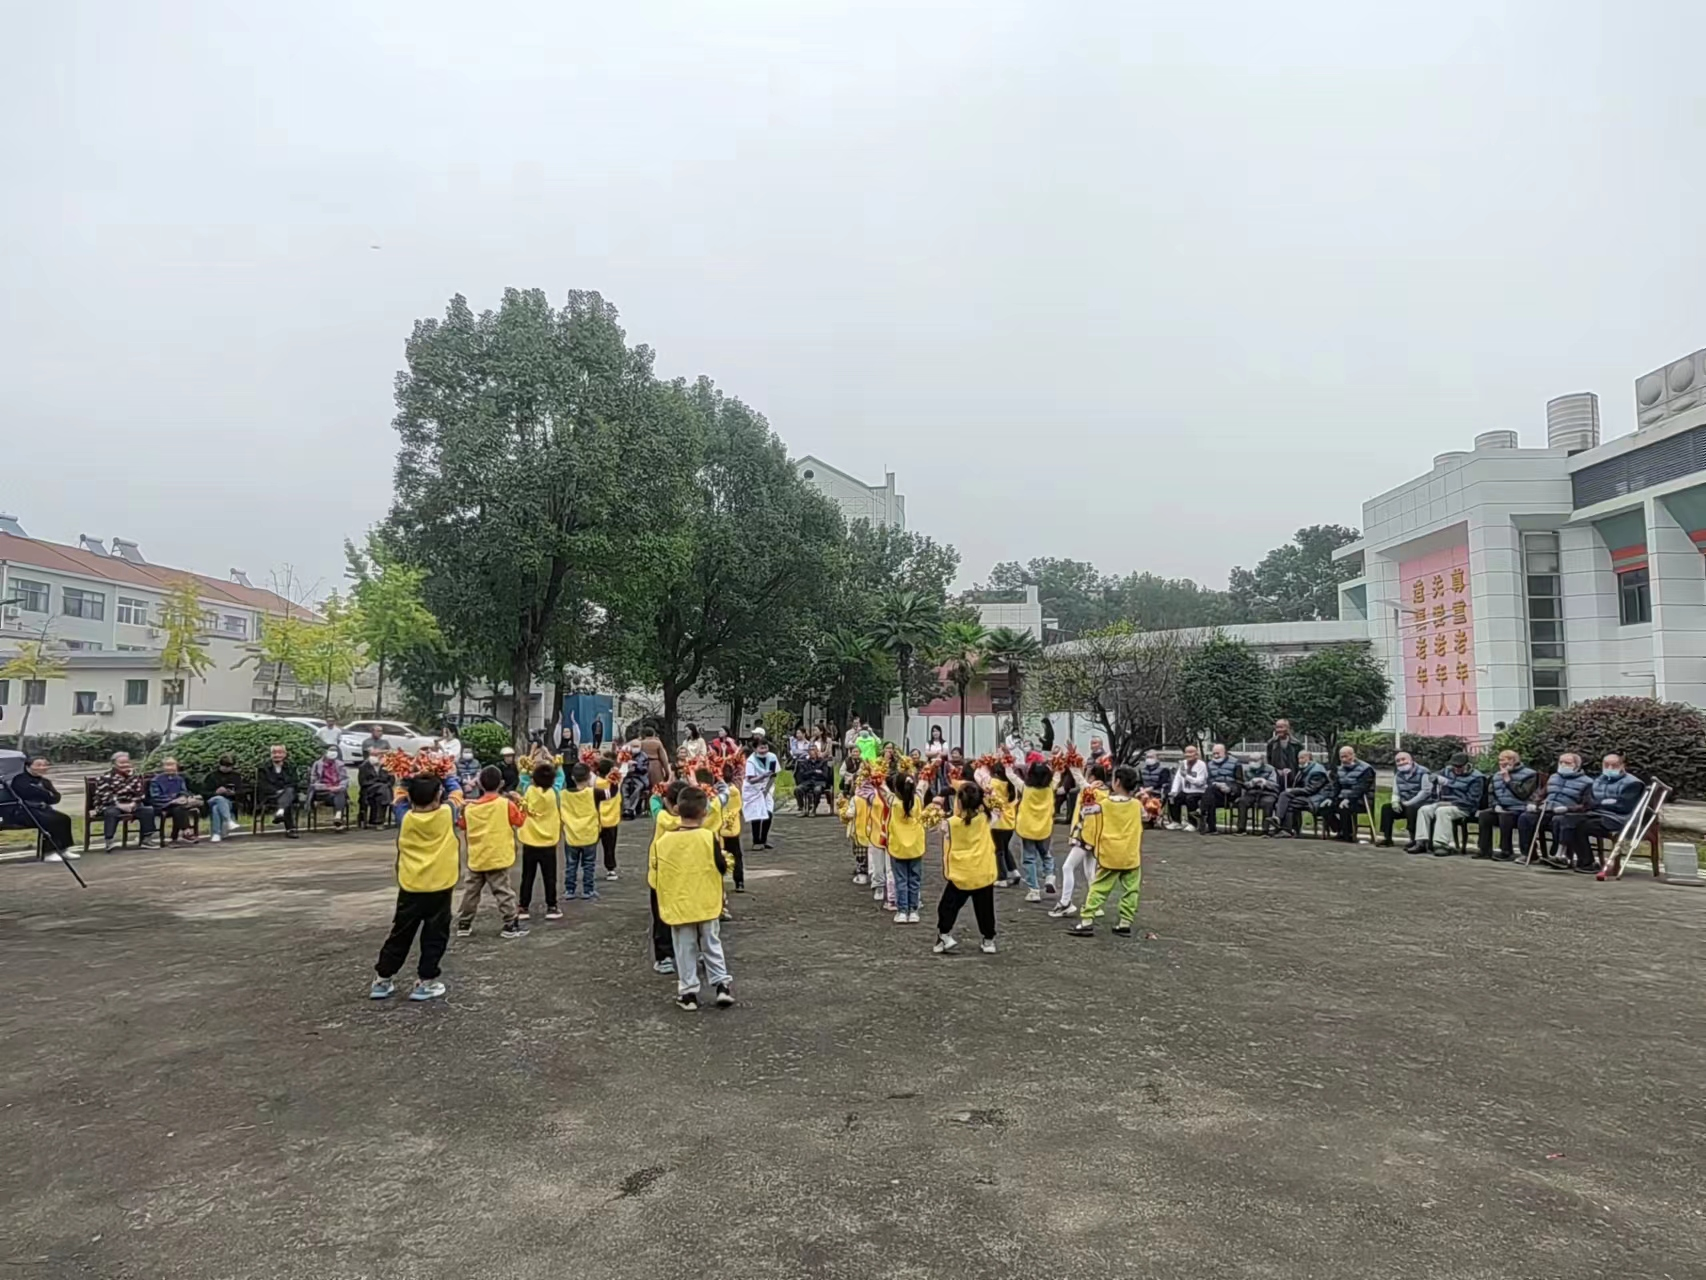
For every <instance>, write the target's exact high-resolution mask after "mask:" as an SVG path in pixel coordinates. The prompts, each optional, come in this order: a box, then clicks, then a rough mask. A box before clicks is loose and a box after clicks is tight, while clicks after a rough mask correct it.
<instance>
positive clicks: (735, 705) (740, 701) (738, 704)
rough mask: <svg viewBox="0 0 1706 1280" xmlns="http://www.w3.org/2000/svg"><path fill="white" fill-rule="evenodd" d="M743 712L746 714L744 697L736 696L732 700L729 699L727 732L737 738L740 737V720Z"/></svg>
mask: <svg viewBox="0 0 1706 1280" xmlns="http://www.w3.org/2000/svg"><path fill="white" fill-rule="evenodd" d="M745 712H746V697H745V696H744V695H742V694H736V695H735V696H734V697H733V698H730V699H729V724H728V730H729V732H730V733H732V734H734V735H735V736H736V737H737V738H738V737H739V736H740V718H741V716H742V715H743V714H745Z"/></svg>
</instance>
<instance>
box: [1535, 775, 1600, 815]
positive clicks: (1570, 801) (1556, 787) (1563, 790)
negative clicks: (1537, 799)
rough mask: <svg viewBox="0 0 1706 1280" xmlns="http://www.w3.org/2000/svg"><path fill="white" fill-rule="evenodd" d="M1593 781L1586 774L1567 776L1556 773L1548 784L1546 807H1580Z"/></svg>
mask: <svg viewBox="0 0 1706 1280" xmlns="http://www.w3.org/2000/svg"><path fill="white" fill-rule="evenodd" d="M1592 786H1593V779H1592V778H1590V777H1588V776H1587V774H1585V773H1575V774H1570V775H1565V774H1563V773H1555V774H1553V775H1552V777H1551V778H1550V779H1549V780H1548V781H1547V783H1546V807H1547V808H1548V809H1575V808H1578V807H1580V805H1581V803H1582V801H1583V799H1585V798H1586V796H1587V794H1588V791H1589V789H1590V788H1591V787H1592Z"/></svg>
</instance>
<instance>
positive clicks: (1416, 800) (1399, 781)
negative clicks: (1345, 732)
mask: <svg viewBox="0 0 1706 1280" xmlns="http://www.w3.org/2000/svg"><path fill="white" fill-rule="evenodd" d="M1392 763H1393V766H1394V767H1393V770H1392V798H1391V799H1390V800H1388V801H1387V802H1386V803H1385V804H1383V805H1381V806H1380V843H1381V844H1383V845H1385V846H1386V847H1387V848H1388V849H1390V848H1391V847H1392V828H1393V827H1395V826H1397V825H1398V817H1399V815H1400V814H1402V815H1403V818H1404V825H1405V826H1406V827H1408V828H1409V829H1410V843H1412V844H1413V843H1415V839H1416V815H1417V814H1418V813H1419V812H1421V808H1422V806H1423V805H1424V804H1426V803H1427V802H1428V801H1429V800H1430V799H1432V798H1433V791H1434V776H1433V774H1432V773H1431V772H1430V771H1429V770H1428V767H1427V766H1426V765H1422V764H1417V763H1416V759H1415V757H1414V756H1412V755H1411V754H1410V753H1409V752H1408V751H1400V752H1398V753H1397V754H1396V755H1394V756H1393V757H1392Z"/></svg>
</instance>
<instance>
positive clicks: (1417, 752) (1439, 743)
mask: <svg viewBox="0 0 1706 1280" xmlns="http://www.w3.org/2000/svg"><path fill="white" fill-rule="evenodd" d="M1339 745H1340V746H1342V747H1345V746H1348V747H1355V748H1356V753H1357V758H1358V759H1359V760H1366V761H1367V762H1368V763H1369V764H1372V765H1374V766H1375V767H1376V768H1380V769H1390V768H1391V767H1392V756H1393V752H1394V748H1393V746H1392V735H1391V734H1390V733H1381V732H1379V731H1378V730H1375V729H1359V730H1357V731H1356V732H1354V733H1347V734H1345V735H1343V736H1342V737H1341V738H1340V739H1339ZM1468 749H1469V748H1468V745H1467V744H1466V743H1465V742H1464V741H1463V739H1462V738H1458V737H1453V736H1449V735H1448V736H1446V737H1441V738H1430V737H1428V736H1427V735H1426V734H1422V733H1406V734H1405V735H1404V750H1406V751H1408V752H1409V753H1410V754H1411V755H1412V756H1414V757H1415V758H1416V763H1417V764H1421V765H1425V766H1426V767H1428V768H1429V769H1435V770H1438V769H1443V768H1445V766H1446V764H1447V763H1448V762H1449V761H1450V760H1451V757H1452V756H1454V755H1456V754H1457V753H1458V752H1459V751H1467V750H1468Z"/></svg>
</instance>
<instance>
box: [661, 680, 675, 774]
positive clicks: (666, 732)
mask: <svg viewBox="0 0 1706 1280" xmlns="http://www.w3.org/2000/svg"><path fill="white" fill-rule="evenodd" d="M680 708H681V690H680V689H678V688H677V687H676V685H675V681H674V680H665V681H664V682H663V729H662V732H661V733H660V734H659V735H658V736H659V737H661V738H662V739H663V746H664V750H665V751H667V752H669V758H670V759H671V760H673V759H675V720H676V716H677V715H679V714H680Z"/></svg>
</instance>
